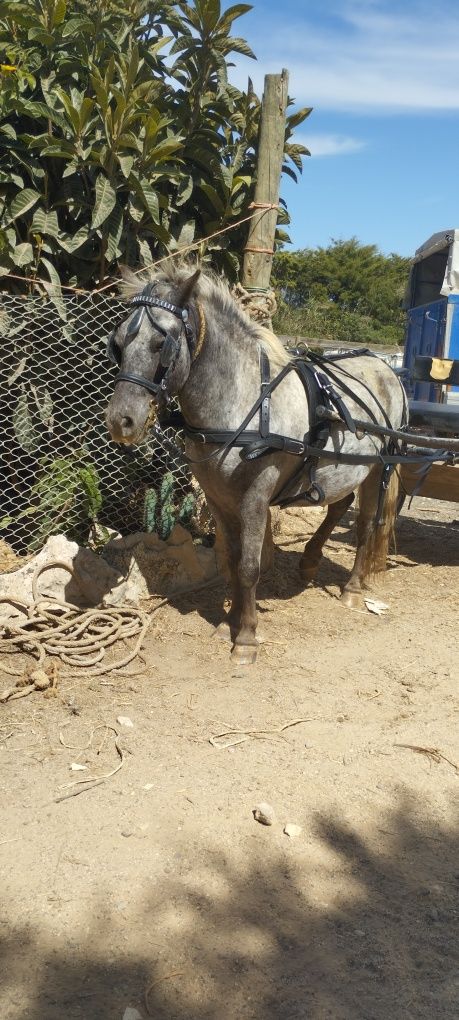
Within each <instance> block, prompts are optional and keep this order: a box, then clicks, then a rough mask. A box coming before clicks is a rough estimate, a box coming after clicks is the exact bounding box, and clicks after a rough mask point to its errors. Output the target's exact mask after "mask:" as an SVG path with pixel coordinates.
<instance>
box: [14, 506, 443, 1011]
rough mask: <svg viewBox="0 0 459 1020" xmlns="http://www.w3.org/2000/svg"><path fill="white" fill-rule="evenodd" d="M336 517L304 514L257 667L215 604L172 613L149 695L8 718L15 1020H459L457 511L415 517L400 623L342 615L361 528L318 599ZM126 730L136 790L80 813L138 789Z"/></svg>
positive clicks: (292, 515)
mask: <svg viewBox="0 0 459 1020" xmlns="http://www.w3.org/2000/svg"><path fill="white" fill-rule="evenodd" d="M320 513H321V512H320V511H309V512H306V513H305V512H301V511H300V512H297V511H290V512H287V513H286V514H284V518H283V525H282V530H281V533H280V535H278V536H277V538H276V543H277V550H276V563H275V570H274V573H273V574H272V576H270V577H269V578H267V579H265V580H264V581H263V583H262V584H261V585H260V589H259V609H260V631H261V633H262V635H263V636H264V638H265V639H266V640H265V643H263V644H262V645H261V647H260V653H259V660H258V663H257V665H256V666H252V667H248V668H246V669H241V668H239V669H235V668H234V667H233V666H232V665H231V661H230V658H229V652H228V646H227V645H225V644H224V643H222V642H219V641H218V639H215V638H213V637H212V629H213V626H214V625H215V623H217V622H218V620H219V603H220V601H221V596H222V593H223V588H221V589H220V591H219V590H218V589H217V590H207V591H203V592H201V593H199V594H196V595H195V596H193V597H189V598H187V599H186V600H183V599H182V600H178V601H177V603H176V605H170V606H166V607H165V608H164V609H161V610H160V611H159V612H158V613H157V615H156V616H155V621H154V623H153V625H152V628H151V631H150V634H149V637H148V641H147V646H146V649H145V662H144V663H142V662H137V663H136V665H135V670H134V669H133V671H134V672H136V673H137V675H135V676H134V677H127V678H121V677H114V676H113V674H112V675H109V676H108V677H107V678H102V679H100V678H98V679H88V678H86V679H84V678H82V679H81V680H80V681H70V680H69V681H65V682H63V683H62V684H61V687H60V689H59V696H58V697H55V698H46V697H45V696H44V695H43V694H38V693H37V694H33V695H31V696H30V697H28V698H25V699H23V700H21V701H15V702H12V703H10V704H6V705H3V706H1V707H0V755H1V759H2V783H1V800H2V815H1V825H0V874H1V887H2V897H1V906H0V937H1V942H0V954H1V955H0V970H1V974H2V977H1V991H0V1000H1V1006H0V1013H1V1017H2V1020H74V1018H75V1020H76V1018H78V1020H122V1018H123V1016H124V1015H125V1012H126V1010H128V1008H129V1007H131V1008H132V1010H137V1011H138V1013H137V1014H136V1013H135V1012H131V1014H130V1020H134V1017H135V1016H137V1017H139V1016H140V1017H142V1018H147V1017H148V1016H152V1017H155V1018H156V1020H249V1018H250V1020H277V1018H283V1020H299V1018H302V1020H303V1018H308V1020H325V1018H332V1020H383V1018H384V1020H387V1018H390V1020H414V1018H422V1020H424V1018H426V1020H427V1018H429V1020H430V1018H432V1017H433V1018H436V1020H441V1018H448V1020H453V1018H457V1017H458V1016H459V949H458V919H459V917H458V892H459V853H458V851H459V825H458V813H457V806H458V793H459V774H458V771H457V769H455V768H454V764H451V763H455V762H456V763H459V749H458V741H457V735H458V722H459V714H458V713H459V687H458V676H459V668H458V652H457V631H458V617H457V596H458V575H457V574H456V570H457V567H458V563H459V521H458V520H457V519H456V518H458V517H459V507H458V506H457V505H447V504H441V503H439V502H436V503H435V502H432V501H427V500H417V501H416V503H415V506H414V508H413V509H412V510H411V511H408V510H406V509H405V510H404V511H403V514H402V517H401V519H400V521H399V527H398V552H397V554H396V555H394V556H393V557H392V559H391V562H390V570H389V571H388V574H387V576H386V578H385V580H384V581H380V580H378V582H377V583H376V584H375V585H374V586H373V589H372V590H373V591H374V592H375V593H376V597H379V598H382V599H384V601H385V602H387V603H388V604H389V611H388V613H387V615H384V616H380V617H378V616H376V615H372V614H370V613H368V612H366V613H363V612H352V611H349V610H345V609H343V608H342V607H341V606H340V604H339V602H338V600H337V599H338V595H339V588H340V585H341V584H342V582H343V579H344V577H345V576H346V572H347V571H348V569H349V566H350V563H351V556H352V524H353V517H352V514H351V513H350V514H349V515H348V517H347V519H346V521H345V524H344V526H343V527H342V528H340V529H339V530H338V531H337V533H336V536H335V537H334V538H333V539H332V541H331V542H329V543H328V545H327V549H326V558H325V561H324V563H323V567H322V569H321V573H320V578H319V583H318V586H317V587H316V588H314V589H311V590H308V591H305V592H303V591H302V590H301V588H300V585H299V578H298V560H299V556H300V552H301V550H302V543H301V542H300V541H299V539H298V536H299V535H301V536H302V535H308V534H309V533H310V532H311V530H312V528H313V525H314V524H316V523H317V522H318V520H319V519H320ZM455 519H456V520H455ZM1 680H2V687H4V686H7V685H8V684H9V683H10V682H11V680H10V678H5V677H4V676H3V677H1ZM119 716H128V717H129V718H130V720H131V721H132V723H133V726H132V727H130V728H127V727H120V725H119V724H118V723H117V718H118V717H119ZM297 720H304V721H302V722H297V724H296V725H295V726H291V727H290V728H287V729H285V730H284V731H283V732H282V733H281V732H279V731H280V728H281V727H282V726H284V725H285V724H287V723H292V722H294V721H297ZM110 727H115V728H116V729H118V730H119V731H120V734H121V735H120V744H119V746H120V748H121V750H122V752H123V764H122V767H121V768H120V770H119V771H118V772H117V773H116V774H114V775H113V776H111V778H108V779H106V780H105V781H104V782H103V783H101V784H100V785H98V786H96V787H95V788H93V789H91V790H86V791H85V792H84V793H82V794H81V796H78V797H72V798H70V799H66V800H61V801H58V800H57V798H58V797H59V795H62V793H63V792H64V793H65V792H68V790H67V791H66V790H65V787H66V784H68V783H71V782H74V781H75V778H79V776H80V775H82V776H84V775H85V773H78V772H75V771H70V765H71V764H72V763H78V764H83V765H86V766H88V772H87V773H86V774H94V775H101V774H103V773H106V772H110V771H111V770H113V769H115V767H116V766H117V765H118V764H119V763H120V757H119V754H118V753H117V750H116V747H115V733H114V731H113V730H112V729H110ZM232 729H236V730H241V731H244V732H241V733H240V734H239V735H237V734H236V735H234V734H233V737H232V740H233V741H234V740H236V739H240V740H241V739H242V738H243V737H245V739H243V740H242V742H240V743H236V744H234V743H233V746H214V745H213V744H212V743H210V738H212V737H215V736H216V735H217V734H221V733H222V732H223V731H229V730H232ZM250 731H252V732H250ZM257 731H258V732H257ZM259 731H265V732H264V733H260V732H259ZM267 731H269V732H267ZM276 731H277V732H276ZM229 742H230V738H229V737H228V736H227V737H226V738H225V739H224V740H222V741H221V743H222V744H223V743H229ZM216 743H217V744H218V741H216ZM401 745H412V747H406V746H401ZM416 748H424V749H427V748H430V749H437V750H438V751H439V752H440V754H441V755H442V756H444V757H440V756H439V755H438V754H430V755H429V754H426V753H422V752H421V751H419V750H416ZM447 759H449V762H448V760H447ZM259 801H267V802H269V803H270V804H271V805H272V807H273V808H274V811H275V815H276V820H275V822H274V824H273V825H272V826H270V827H265V826H263V825H260V824H258V823H257V822H256V821H255V820H254V818H253V815H252V809H253V808H254V807H255V805H256V804H257V803H258V802H259ZM286 823H294V824H296V825H298V826H301V832H300V833H299V834H298V835H296V836H293V837H289V836H288V835H286V834H284V832H283V829H284V826H285V824H286ZM126 1015H127V1018H129V1011H128V1012H127V1014H126Z"/></svg>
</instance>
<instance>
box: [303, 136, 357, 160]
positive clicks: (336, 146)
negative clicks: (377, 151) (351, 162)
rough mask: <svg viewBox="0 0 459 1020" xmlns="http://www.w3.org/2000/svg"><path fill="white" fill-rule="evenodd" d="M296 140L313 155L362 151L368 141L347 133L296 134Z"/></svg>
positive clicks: (345, 153) (339, 154) (333, 154)
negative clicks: (352, 136) (301, 135)
mask: <svg viewBox="0 0 459 1020" xmlns="http://www.w3.org/2000/svg"><path fill="white" fill-rule="evenodd" d="M295 142H299V143H300V144H301V145H305V146H306V148H307V149H309V151H310V153H311V156H315V157H318V156H344V155H347V154H348V153H350V152H360V150H361V149H364V148H365V145H366V142H362V141H360V140H359V139H358V138H350V137H348V136H347V135H321V134H316V135H304V137H300V136H298V137H297V135H296V134H295Z"/></svg>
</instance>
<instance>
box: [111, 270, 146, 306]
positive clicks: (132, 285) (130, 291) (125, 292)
mask: <svg viewBox="0 0 459 1020" xmlns="http://www.w3.org/2000/svg"><path fill="white" fill-rule="evenodd" d="M118 268H119V271H120V276H121V280H120V283H119V291H120V294H121V295H122V297H124V298H131V297H134V296H135V295H136V294H138V293H139V291H140V290H142V287H143V286H144V283H145V281H144V280H142V277H141V276H140V275H139V273H133V271H132V269H129V266H119V267H118Z"/></svg>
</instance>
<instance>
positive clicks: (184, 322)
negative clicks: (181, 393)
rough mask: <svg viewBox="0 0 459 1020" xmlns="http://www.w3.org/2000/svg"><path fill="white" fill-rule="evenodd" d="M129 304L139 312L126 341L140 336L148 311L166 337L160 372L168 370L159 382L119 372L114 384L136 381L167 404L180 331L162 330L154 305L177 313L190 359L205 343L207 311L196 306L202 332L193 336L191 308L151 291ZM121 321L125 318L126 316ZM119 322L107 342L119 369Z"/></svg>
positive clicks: (161, 347)
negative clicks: (117, 337) (159, 296)
mask: <svg viewBox="0 0 459 1020" xmlns="http://www.w3.org/2000/svg"><path fill="white" fill-rule="evenodd" d="M129 304H130V306H131V307H132V308H136V309H137V311H136V314H135V315H134V316H133V319H132V322H131V323H130V324H129V326H128V329H127V331H126V340H133V339H134V338H135V337H136V336H137V334H138V332H139V330H140V327H141V325H142V321H143V318H144V315H145V313H146V315H147V317H148V319H149V322H150V324H151V326H152V327H153V329H154V330H155V331H156V332H158V333H161V334H162V336H163V337H164V340H163V343H162V344H161V346H160V348H159V351H160V357H159V370H160V371H161V370H163V369H165V372H164V374H163V375H162V377H161V379H160V380H159V381H157V382H155V380H154V379H153V380H152V381H151V382H150V380H149V379H145V377H144V376H142V375H133V374H132V373H131V372H119V373H118V375H117V376H116V379H115V383H114V385H115V386H117V384H118V383H120V382H130V383H134V385H135V386H143V388H144V389H145V390H148V392H149V393H151V394H152V395H153V396H154V397H156V398H158V397H159V396H161V397H162V398H163V400H165V402H166V404H167V403H169V401H170V400H171V397H172V394H170V393H169V392H168V383H169V381H170V377H171V375H172V372H173V370H174V368H175V365H176V363H177V359H178V357H179V354H180V333H179V335H178V336H174V334H173V333H170V332H169V331H168V330H166V329H163V327H162V326H161V325H160V324H159V323H158V322H156V321H155V319H154V318H153V315H152V311H151V309H152V308H161V309H164V311H166V312H170V313H171V315H175V317H176V318H177V319H179V320H180V323H181V326H182V329H184V330H185V338H186V342H187V346H188V350H189V352H190V358H191V360H192V361H194V360H195V358H196V357H197V355H198V354H199V352H200V350H201V347H202V344H203V342H204V336H205V319H204V313H203V311H202V309H201V306H200V305H197V310H198V315H199V322H200V327H199V335H198V336H197V337H195V336H194V335H193V330H192V328H191V325H190V322H189V311H188V308H180V306H179V305H174V304H172V302H171V301H162V300H161V299H160V298H157V297H154V296H153V295H152V294H149V293H148V292H144V293H142V294H138V295H137V296H136V297H134V298H132V301H130V302H129ZM122 321H124V316H123V320H122ZM120 325H121V323H118V325H117V326H116V327H115V329H114V330H113V331H112V333H111V334H110V336H109V338H108V344H107V355H108V358H109V360H110V361H111V363H112V365H117V366H118V368H121V351H120V350H119V348H118V347H117V345H116V343H115V336H116V333H117V331H118V329H119V326H120Z"/></svg>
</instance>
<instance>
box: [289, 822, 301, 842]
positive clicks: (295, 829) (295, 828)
mask: <svg viewBox="0 0 459 1020" xmlns="http://www.w3.org/2000/svg"><path fill="white" fill-rule="evenodd" d="M302 831H303V830H302V828H301V825H295V824H294V822H287V825H284V833H285V835H286V836H290V839H294V838H295V836H299V835H300V832H302Z"/></svg>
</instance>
